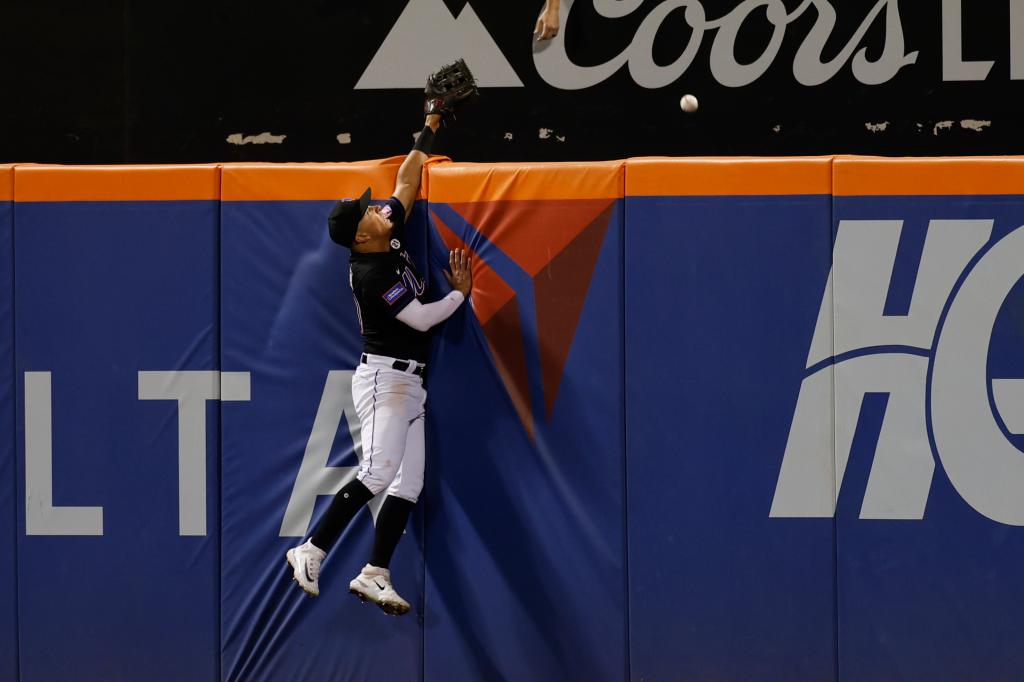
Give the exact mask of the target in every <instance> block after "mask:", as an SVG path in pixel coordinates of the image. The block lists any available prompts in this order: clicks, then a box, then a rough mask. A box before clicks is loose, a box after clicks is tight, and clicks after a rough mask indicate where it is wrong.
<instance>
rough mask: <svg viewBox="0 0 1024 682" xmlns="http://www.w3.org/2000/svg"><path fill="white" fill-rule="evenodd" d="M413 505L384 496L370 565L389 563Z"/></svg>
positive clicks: (384, 565)
mask: <svg viewBox="0 0 1024 682" xmlns="http://www.w3.org/2000/svg"><path fill="white" fill-rule="evenodd" d="M415 505H416V503H415V502H410V501H409V500H403V499H402V498H401V497H394V496H393V495H388V496H387V498H385V500H384V504H383V505H381V508H380V512H378V513H377V532H376V534H375V535H374V539H373V555H372V556H370V565H371V566H376V567H377V568H387V567H388V564H390V563H391V555H392V554H394V553H395V547H397V546H398V541H399V540H401V539H402V533H403V532H404V531H405V524H406V523H407V522H408V521H409V513H410V512H412V508H413V507H414V506H415ZM314 544H315V543H314Z"/></svg>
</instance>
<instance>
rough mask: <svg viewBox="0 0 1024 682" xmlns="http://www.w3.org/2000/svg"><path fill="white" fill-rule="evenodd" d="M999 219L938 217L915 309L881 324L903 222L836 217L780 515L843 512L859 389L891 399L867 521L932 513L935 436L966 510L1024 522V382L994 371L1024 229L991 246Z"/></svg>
mask: <svg viewBox="0 0 1024 682" xmlns="http://www.w3.org/2000/svg"><path fill="white" fill-rule="evenodd" d="M993 224H994V221H992V220H933V221H931V223H930V224H929V227H928V234H927V237H926V240H925V245H924V251H923V254H922V257H921V263H920V269H919V272H918V277H917V282H916V284H915V287H914V292H913V298H912V299H911V304H910V309H909V312H908V314H907V315H904V316H883V314H882V311H883V309H884V307H885V299H886V295H887V290H888V285H889V281H890V278H891V274H892V271H893V265H894V263H895V260H896V250H897V247H898V245H899V239H900V233H901V232H902V229H903V222H902V221H898V220H896V221H894V220H845V221H842V222H841V223H840V225H839V230H838V234H837V236H836V243H835V249H834V253H833V266H832V272H831V274H830V275H829V279H828V285H827V287H826V290H825V295H824V298H823V300H822V304H821V308H820V311H819V314H818V321H817V324H816V327H815V331H814V338H813V340H812V341H811V348H810V352H809V353H808V357H807V368H808V376H806V377H805V378H804V380H803V383H802V384H801V386H800V395H799V397H798V399H797V405H796V412H795V414H794V416H793V423H792V426H791V428H790V432H789V439H788V442H787V443H786V452H785V456H784V458H783V461H782V467H781V471H780V473H779V479H778V483H777V485H776V488H775V497H774V499H773V500H772V507H771V513H770V515H771V516H772V517H826V518H827V517H831V516H834V515H835V511H836V500H837V499H838V497H839V490H840V487H841V486H842V482H843V474H844V472H845V470H846V464H847V461H848V459H849V456H850V448H851V445H852V441H853V434H854V431H855V429H856V427H857V418H858V415H859V413H860V407H861V402H862V400H863V398H864V395H865V394H866V393H888V394H889V400H888V403H887V406H886V412H885V417H884V419H883V422H882V427H881V433H880V434H879V437H878V443H877V446H876V449H875V453H874V459H873V461H872V465H871V472H870V474H869V477H868V483H867V488H866V490H865V493H864V501H863V504H862V506H861V510H860V518H862V519H922V518H924V512H925V506H926V505H927V502H928V493H929V490H930V489H931V482H932V475H933V473H934V470H935V460H934V457H933V448H932V446H931V445H930V443H929V435H930V436H931V438H932V441H933V442H934V454H935V456H937V457H938V459H939V461H940V462H941V463H942V466H943V468H944V470H945V472H946V474H947V475H948V477H949V480H950V482H951V483H952V485H953V487H954V488H955V489H956V490H957V492H958V493H959V494H960V496H961V497H963V499H964V500H965V501H966V502H967V503H968V504H969V505H970V506H971V507H973V508H974V509H975V510H977V511H978V512H979V513H980V514H983V515H984V516H986V517H988V518H990V519H992V520H994V521H998V522H1000V523H1005V524H1009V525H1014V526H1021V525H1024V453H1022V452H1021V451H1020V450H1018V449H1017V448H1016V447H1014V445H1013V443H1011V442H1010V440H1009V439H1008V438H1007V435H1006V434H1007V433H1010V434H1021V433H1024V379H1020V378H1015V379H1014V378H994V379H992V380H991V382H990V381H989V379H988V376H987V362H988V349H989V344H990V341H991V337H992V331H993V326H994V324H995V321H996V317H997V315H998V313H999V310H1000V308H1001V307H1002V305H1003V303H1004V301H1005V300H1006V298H1007V296H1008V295H1009V293H1010V291H1011V290H1012V289H1013V287H1014V286H1015V285H1016V283H1017V282H1018V281H1019V280H1020V279H1021V277H1022V276H1024V227H1021V228H1018V229H1016V230H1015V231H1013V232H1011V233H1010V234H1009V235H1007V236H1006V237H1004V238H1002V239H1001V240H999V241H998V242H996V243H995V244H992V245H991V246H990V247H988V248H986V246H987V245H988V242H989V240H990V238H991V235H992V228H993ZM979 254H980V257H978V256H979ZM976 257H977V258H976ZM972 261H976V262H974V263H973V265H972ZM958 283H959V285H958ZM833 313H834V314H833ZM1022 358H1024V353H1022ZM1022 364H1024V360H1022ZM990 383H991V394H990V390H989V389H990V385H989V384H990ZM990 395H991V398H990ZM833 400H834V405H833ZM833 415H834V421H833ZM1000 422H1001V423H1000ZM1004 429H1005V431H1004Z"/></svg>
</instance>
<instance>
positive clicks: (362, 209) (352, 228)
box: [327, 187, 370, 247]
mask: <svg viewBox="0 0 1024 682" xmlns="http://www.w3.org/2000/svg"><path fill="white" fill-rule="evenodd" d="M369 205H370V188H369V187H367V188H366V191H365V192H363V196H361V197H359V198H358V199H342V200H341V201H339V202H338V203H336V204H335V205H334V210H332V211H331V215H330V216H329V217H328V218H327V229H328V230H329V231H330V233H331V240H333V241H334V242H335V243H337V244H341V245H342V246H346V247H351V246H352V242H354V241H355V239H356V229H357V228H358V227H359V221H360V220H362V219H363V214H364V213H366V207H367V206H369Z"/></svg>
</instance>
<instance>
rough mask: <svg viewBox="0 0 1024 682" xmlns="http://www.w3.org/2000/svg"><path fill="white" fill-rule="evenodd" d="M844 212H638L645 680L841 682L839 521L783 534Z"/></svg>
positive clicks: (631, 533) (631, 502)
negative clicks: (801, 397) (793, 429)
mask: <svg viewBox="0 0 1024 682" xmlns="http://www.w3.org/2000/svg"><path fill="white" fill-rule="evenodd" d="M830 201H831V199H830V197H827V196H808V197H777V198H770V197H715V198H702V197H685V198H684V197H678V198H677V197H659V198H647V197H629V198H627V199H626V202H627V208H626V214H627V230H626V240H625V243H626V247H625V254H626V257H625V282H626V285H625V289H626V305H625V310H626V320H625V323H626V324H625V329H626V433H627V439H626V442H627V468H628V513H627V519H628V539H629V540H628V541H629V586H630V590H629V605H630V609H629V640H630V668H631V673H632V679H635V680H641V679H642V680H689V679H694V680H712V679H713V680H779V681H786V682H789V681H792V680H832V679H835V646H834V637H835V623H834V620H835V609H834V598H835V595H834V587H835V586H834V566H833V551H834V544H833V541H834V534H833V521H832V519H831V518H820V519H792V518H769V512H770V510H771V508H772V500H773V495H774V493H775V488H776V482H777V479H778V476H779V471H780V464H781V462H782V458H783V453H784V452H785V450H786V443H787V437H788V434H789V430H790V423H791V421H792V419H793V416H794V410H795V405H796V400H797V396H798V394H799V392H800V387H801V382H802V380H803V378H804V371H805V361H806V358H807V354H808V347H809V344H810V341H811V336H812V333H813V331H814V328H815V322H816V319H817V317H818V312H819V306H820V304H821V303H822V292H823V291H824V290H825V283H826V279H827V277H828V273H829V254H830V251H831V239H830V231H829V225H830V215H831V213H830V211H831V207H830ZM830 411H831V409H830V405H829V404H828V402H827V401H825V403H824V404H823V405H822V409H821V417H822V419H824V420H826V422H827V420H828V419H829V413H830ZM821 454H822V455H823V456H825V457H828V456H829V454H830V453H829V452H827V451H826V452H823V453H821ZM822 482H823V483H825V484H827V483H828V480H827V477H825V478H824V479H823V481H822Z"/></svg>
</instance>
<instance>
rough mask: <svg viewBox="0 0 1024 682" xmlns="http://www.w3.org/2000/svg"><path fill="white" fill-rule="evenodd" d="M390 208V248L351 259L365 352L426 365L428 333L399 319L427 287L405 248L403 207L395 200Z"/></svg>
mask: <svg viewBox="0 0 1024 682" xmlns="http://www.w3.org/2000/svg"><path fill="white" fill-rule="evenodd" d="M386 206H389V207H390V208H391V217H390V220H391V222H392V223H393V224H394V228H393V229H392V231H391V250H390V251H388V252H387V253H355V252H353V253H352V255H351V257H350V258H349V266H348V267H349V270H348V272H349V279H348V281H349V284H350V285H351V287H352V294H353V296H354V297H355V299H356V314H357V315H358V316H359V329H360V331H361V332H362V334H363V351H364V352H366V353H372V354H374V355H387V356H389V357H392V358H398V359H399V360H416V361H418V362H426V361H427V346H428V342H429V340H430V333H429V332H421V331H417V330H415V329H413V328H412V327H410V326H409V325H407V324H405V323H404V322H400V321H399V320H397V319H396V318H395V316H396V315H398V313H400V312H402V310H404V309H405V307H406V306H407V305H409V304H410V303H412V302H413V301H414V300H419V299H420V297H421V296H423V294H424V293H425V292H426V289H427V287H426V283H425V282H424V281H423V278H422V277H420V274H419V272H417V271H416V266H415V265H413V262H412V259H411V258H409V254H408V252H407V251H406V250H405V244H404V242H403V238H404V235H405V208H404V207H403V206H402V202H400V201H399V200H398V199H396V198H395V197H391V198H390V199H388V201H387V204H386Z"/></svg>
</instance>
